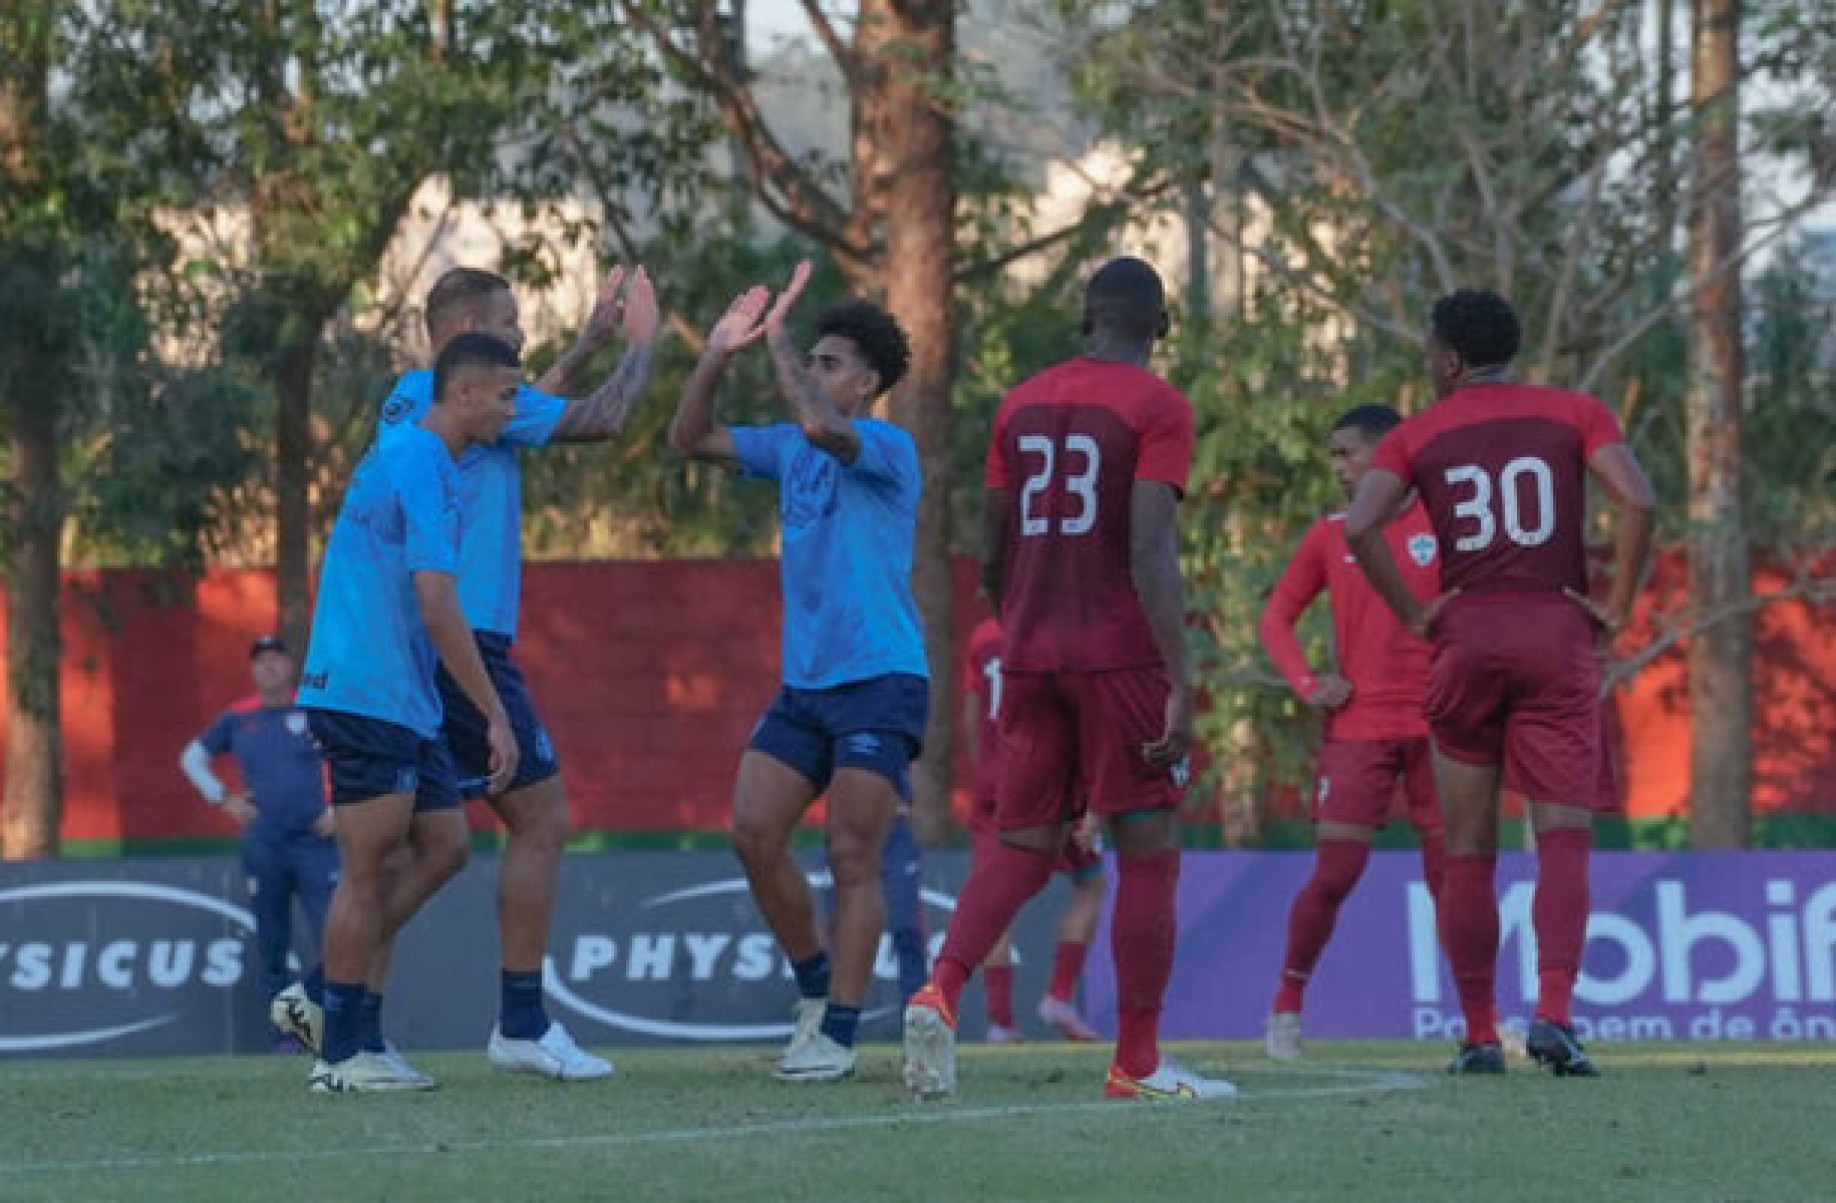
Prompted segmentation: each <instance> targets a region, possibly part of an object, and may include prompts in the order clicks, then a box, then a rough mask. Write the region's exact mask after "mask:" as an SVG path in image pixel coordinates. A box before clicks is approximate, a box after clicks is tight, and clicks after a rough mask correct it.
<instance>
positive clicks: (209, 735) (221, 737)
mask: <svg viewBox="0 0 1836 1203" xmlns="http://www.w3.org/2000/svg"><path fill="white" fill-rule="evenodd" d="M230 726H231V724H230V716H229V713H228V712H227V711H225V712H224V713H222V714H219V715H218V716H217V721H216V722H214V723H212V724H211V725H210V729H209V730H207V731H205V732H204V734H202V735H200V736H198V745H199V746H200V747H202V748H203V749H204V750H205V751H206V752H209V753H210V754H211V755H212V756H222V755H223V754H224V753H226V752H228V751H229V750H230Z"/></svg>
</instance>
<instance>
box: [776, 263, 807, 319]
mask: <svg viewBox="0 0 1836 1203" xmlns="http://www.w3.org/2000/svg"><path fill="white" fill-rule="evenodd" d="M810 272H811V268H810V261H809V260H808V259H799V260H798V261H797V266H796V267H794V268H792V269H791V278H790V283H788V284H786V285H785V286H784V291H783V292H780V293H779V294H778V301H777V304H775V305H773V306H772V307H771V312H770V313H768V314H766V315H765V329H766V331H767V332H772V333H775V332H777V331H780V330H782V329H783V328H784V323H785V322H786V321H787V320H789V318H790V311H791V310H792V308H794V307H795V306H796V304H797V298H798V297H800V296H802V295H803V290H804V289H805V288H806V287H808V285H809V282H810Z"/></svg>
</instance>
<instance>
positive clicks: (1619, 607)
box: [1580, 443, 1657, 633]
mask: <svg viewBox="0 0 1836 1203" xmlns="http://www.w3.org/2000/svg"><path fill="white" fill-rule="evenodd" d="M1587 470H1588V473H1589V474H1590V475H1591V476H1593V478H1594V479H1595V480H1597V481H1599V482H1600V487H1601V488H1603V489H1605V490H1606V494H1607V496H1608V497H1609V498H1611V499H1612V501H1613V504H1614V505H1615V506H1616V507H1617V508H1618V510H1619V524H1618V527H1617V529H1615V531H1614V532H1613V582H1612V584H1611V585H1610V586H1609V588H1608V593H1607V598H1606V601H1605V603H1604V604H1602V605H1600V606H1595V605H1593V604H1592V603H1591V602H1587V599H1585V598H1583V599H1580V600H1582V601H1583V602H1584V603H1586V604H1587V605H1588V608H1589V609H1590V610H1593V611H1594V616H1595V617H1596V618H1598V619H1599V620H1600V623H1601V625H1602V626H1604V627H1606V629H1607V631H1608V632H1609V633H1617V632H1618V631H1619V629H1620V628H1621V627H1623V626H1625V624H1626V620H1627V619H1628V618H1630V617H1631V614H1632V603H1633V601H1634V599H1636V598H1637V597H1638V587H1639V586H1640V585H1641V584H1643V583H1644V579H1645V567H1646V565H1647V563H1648V562H1649V561H1650V558H1651V535H1652V529H1653V527H1654V526H1655V525H1656V523H1657V516H1656V512H1655V511H1656V509H1657V491H1656V490H1655V489H1653V488H1652V487H1651V479H1650V478H1649V477H1648V476H1646V475H1645V469H1644V468H1643V467H1642V466H1640V464H1639V462H1638V457H1637V456H1636V455H1634V454H1632V449H1631V448H1630V447H1628V446H1626V445H1625V444H1624V443H1611V444H1608V445H1607V446H1605V447H1602V448H1600V450H1598V451H1596V452H1594V454H1593V455H1592V456H1591V457H1589V459H1588V461H1587Z"/></svg>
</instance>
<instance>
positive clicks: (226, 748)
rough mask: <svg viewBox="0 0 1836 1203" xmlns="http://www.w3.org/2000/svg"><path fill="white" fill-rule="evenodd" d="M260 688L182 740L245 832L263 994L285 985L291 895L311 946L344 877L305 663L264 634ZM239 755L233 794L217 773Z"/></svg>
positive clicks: (194, 770) (192, 769)
mask: <svg viewBox="0 0 1836 1203" xmlns="http://www.w3.org/2000/svg"><path fill="white" fill-rule="evenodd" d="M249 676H250V677H252V678H253V679H254V683H255V692H254V694H252V695H251V696H249V697H247V698H244V699H243V700H242V701H240V702H237V703H236V704H235V705H233V706H231V707H230V708H229V709H228V710H225V711H224V712H223V713H222V714H219V715H218V716H217V718H216V720H215V721H214V722H212V723H211V725H210V727H209V728H208V729H207V730H205V732H204V733H203V734H202V735H200V736H198V737H197V738H196V739H194V740H192V741H191V742H190V743H188V744H186V745H185V751H184V753H183V755H181V756H180V757H179V767H180V768H182V769H184V770H185V775H186V776H187V777H189V778H191V783H192V784H193V785H195V786H197V788H198V792H199V793H200V794H202V795H203V796H204V800H205V801H206V802H208V803H210V804H211V805H212V806H217V807H221V808H222V809H223V812H224V813H225V814H227V815H229V816H230V818H232V819H234V820H235V821H236V824H237V825H238V826H240V827H241V828H242V871H243V874H244V875H245V876H246V877H247V878H248V882H249V909H250V910H252V911H253V912H254V913H255V947H256V951H257V954H258V956H259V957H260V960H261V980H262V986H263V988H264V993H265V996H266V997H267V998H268V999H269V1000H272V999H273V998H274V996H275V995H277V994H279V993H280V992H281V990H282V989H284V988H285V987H286V985H287V951H288V948H289V947H290V946H291V945H292V943H293V900H294V899H295V898H296V897H297V898H298V899H299V900H300V909H301V910H302V911H304V912H305V913H306V927H307V930H308V931H309V932H310V933H311V937H312V946H313V948H314V949H317V948H318V947H319V944H320V943H321V941H322V940H323V938H324V930H325V910H326V907H328V906H329V905H330V904H331V896H332V888H333V887H334V886H335V885H337V882H338V845H337V844H336V843H335V842H334V841H333V839H332V812H331V811H330V810H328V809H327V808H326V806H325V765H324V763H323V762H322V761H321V760H320V759H319V750H318V748H316V747H314V746H313V742H312V732H311V731H309V730H308V729H307V726H306V712H305V711H303V710H301V709H300V708H299V706H297V705H296V704H295V703H294V700H293V691H294V689H295V687H296V686H297V685H298V684H299V681H298V677H299V672H298V664H297V663H296V662H295V660H294V658H293V655H292V653H291V652H289V651H288V649H287V647H286V645H285V644H283V643H282V642H281V641H280V640H279V639H276V638H275V637H274V636H272V635H263V636H262V637H261V638H260V639H257V640H256V641H255V643H254V646H252V647H251V648H250V649H249ZM226 755H227V756H232V757H234V758H235V761H236V767H237V769H238V770H239V771H240V772H241V774H242V788H241V789H239V790H233V791H232V790H230V789H229V788H228V787H226V786H225V785H224V784H223V782H222V781H220V780H218V779H217V775H216V774H215V773H213V772H211V771H210V762H211V760H212V758H213V757H218V756H226ZM274 1051H275V1052H277V1053H280V1052H285V1053H297V1052H298V1051H299V1045H298V1044H297V1043H295V1041H294V1040H293V1038H292V1037H290V1036H285V1035H282V1034H280V1033H279V1032H276V1033H275V1044H274Z"/></svg>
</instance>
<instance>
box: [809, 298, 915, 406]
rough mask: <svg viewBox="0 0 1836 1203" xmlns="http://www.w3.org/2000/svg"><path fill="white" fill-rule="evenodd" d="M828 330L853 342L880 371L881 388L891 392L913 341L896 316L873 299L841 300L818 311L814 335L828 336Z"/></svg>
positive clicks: (901, 374) (908, 361) (906, 363)
mask: <svg viewBox="0 0 1836 1203" xmlns="http://www.w3.org/2000/svg"><path fill="white" fill-rule="evenodd" d="M831 334H833V335H835V336H836V337H837V338H845V339H847V340H848V341H849V342H851V343H853V344H854V346H855V349H856V350H858V351H859V352H860V353H861V358H862V359H865V360H866V361H867V366H868V367H870V368H872V369H873V370H874V371H875V372H877V373H878V374H879V377H880V391H881V392H883V393H884V392H891V391H892V387H893V386H894V385H895V384H898V383H899V381H901V380H903V379H905V369H906V368H908V367H910V366H911V362H912V345H911V343H909V342H907V341H906V338H905V331H904V330H903V329H901V328H900V326H899V322H898V319H897V318H895V317H893V315H892V314H890V313H888V312H886V310H884V309H882V308H880V307H879V306H878V305H875V304H874V303H873V302H872V301H862V300H853V301H842V302H840V303H839V304H835V305H831V306H829V307H828V308H827V309H825V310H823V311H822V312H821V313H820V314H818V315H817V317H816V337H817V338H819V339H821V338H827V337H828V336H829V335H831Z"/></svg>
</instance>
